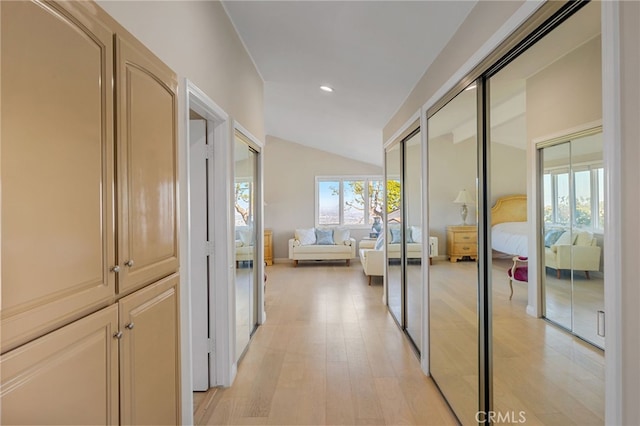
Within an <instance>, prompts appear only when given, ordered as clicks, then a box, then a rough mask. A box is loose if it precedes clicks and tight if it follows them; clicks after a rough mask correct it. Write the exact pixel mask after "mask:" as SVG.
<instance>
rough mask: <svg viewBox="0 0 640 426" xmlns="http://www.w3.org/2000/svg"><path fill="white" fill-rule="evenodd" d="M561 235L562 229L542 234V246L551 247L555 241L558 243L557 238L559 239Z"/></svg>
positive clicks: (550, 230)
mask: <svg viewBox="0 0 640 426" xmlns="http://www.w3.org/2000/svg"><path fill="white" fill-rule="evenodd" d="M563 233H564V229H557V228H556V229H549V230H548V231H547V232H546V233H545V234H544V246H545V247H551V246H552V245H554V244H555V243H556V241H558V238H560V235H562V234H563Z"/></svg>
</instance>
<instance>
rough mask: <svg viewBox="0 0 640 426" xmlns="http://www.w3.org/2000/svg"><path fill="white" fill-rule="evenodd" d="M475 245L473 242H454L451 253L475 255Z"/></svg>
mask: <svg viewBox="0 0 640 426" xmlns="http://www.w3.org/2000/svg"><path fill="white" fill-rule="evenodd" d="M477 252H478V250H477V246H476V245H475V244H467V243H455V244H453V253H454V254H457V255H460V256H475V255H476V254H477Z"/></svg>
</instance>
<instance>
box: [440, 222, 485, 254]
mask: <svg viewBox="0 0 640 426" xmlns="http://www.w3.org/2000/svg"><path fill="white" fill-rule="evenodd" d="M447 256H449V260H450V261H451V263H456V262H457V261H458V259H462V258H463V257H465V256H469V257H470V258H471V259H473V260H476V259H477V258H478V227H477V226H476V225H456V226H447Z"/></svg>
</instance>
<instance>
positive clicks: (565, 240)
mask: <svg viewBox="0 0 640 426" xmlns="http://www.w3.org/2000/svg"><path fill="white" fill-rule="evenodd" d="M575 239H576V235H575V234H572V233H571V231H564V232H563V233H562V235H560V237H559V238H558V239H557V240H556V242H555V243H553V244H552V246H570V245H572V244H573V242H574V241H575Z"/></svg>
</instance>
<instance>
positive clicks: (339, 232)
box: [333, 228, 351, 245]
mask: <svg viewBox="0 0 640 426" xmlns="http://www.w3.org/2000/svg"><path fill="white" fill-rule="evenodd" d="M349 238H351V232H350V231H349V230H348V229H344V228H335V229H334V230H333V241H334V242H335V243H336V244H345V245H349Z"/></svg>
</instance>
